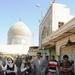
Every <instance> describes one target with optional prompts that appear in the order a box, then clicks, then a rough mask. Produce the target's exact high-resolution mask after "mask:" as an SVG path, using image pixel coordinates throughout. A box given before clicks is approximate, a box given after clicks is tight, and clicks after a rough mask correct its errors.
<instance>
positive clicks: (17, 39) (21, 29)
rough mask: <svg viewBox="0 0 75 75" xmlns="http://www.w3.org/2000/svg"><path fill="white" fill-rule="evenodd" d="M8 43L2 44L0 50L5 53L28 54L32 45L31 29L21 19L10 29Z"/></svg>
mask: <svg viewBox="0 0 75 75" xmlns="http://www.w3.org/2000/svg"><path fill="white" fill-rule="evenodd" d="M7 37H8V39H7V45H0V52H3V53H5V54H27V52H28V50H29V47H30V46H31V31H30V30H29V28H28V27H27V26H26V25H25V24H24V23H23V22H22V20H19V21H18V22H17V23H15V24H13V25H12V26H11V27H10V29H9V30H8V36H7Z"/></svg>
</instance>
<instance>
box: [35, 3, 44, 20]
mask: <svg viewBox="0 0 75 75" xmlns="http://www.w3.org/2000/svg"><path fill="white" fill-rule="evenodd" d="M36 6H37V7H38V8H40V9H41V21H42V16H43V13H42V8H41V6H40V5H39V4H36Z"/></svg>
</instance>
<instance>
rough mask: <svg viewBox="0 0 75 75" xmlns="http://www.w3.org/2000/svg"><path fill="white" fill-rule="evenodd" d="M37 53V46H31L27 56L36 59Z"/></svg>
mask: <svg viewBox="0 0 75 75" xmlns="http://www.w3.org/2000/svg"><path fill="white" fill-rule="evenodd" d="M38 51H39V47H38V46H31V47H30V48H29V51H28V55H30V56H32V57H33V58H34V57H36V55H37V52H38Z"/></svg>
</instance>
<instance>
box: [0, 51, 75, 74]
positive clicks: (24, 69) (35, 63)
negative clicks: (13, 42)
mask: <svg viewBox="0 0 75 75" xmlns="http://www.w3.org/2000/svg"><path fill="white" fill-rule="evenodd" d="M0 75H74V73H73V64H72V63H71V62H70V61H69V57H68V55H64V56H63V61H62V62H60V63H59V62H58V61H57V60H56V59H55V56H54V55H51V57H50V59H49V56H46V57H45V59H44V58H42V57H41V53H40V52H38V53H37V57H36V58H32V56H29V55H25V56H23V57H21V56H20V55H17V57H16V58H13V57H12V56H8V57H7V58H3V53H2V52H0Z"/></svg>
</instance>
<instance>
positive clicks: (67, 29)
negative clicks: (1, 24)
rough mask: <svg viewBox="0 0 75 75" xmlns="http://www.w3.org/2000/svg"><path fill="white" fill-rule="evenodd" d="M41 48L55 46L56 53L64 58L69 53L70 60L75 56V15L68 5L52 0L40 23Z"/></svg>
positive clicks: (50, 49)
mask: <svg viewBox="0 0 75 75" xmlns="http://www.w3.org/2000/svg"><path fill="white" fill-rule="evenodd" d="M39 30H40V34H39V36H40V37H39V38H40V42H39V45H40V48H42V47H44V48H45V49H46V48H48V49H49V51H50V54H51V52H52V51H53V50H52V49H53V48H55V55H57V56H58V57H59V58H61V59H62V56H63V55H64V54H67V55H68V56H69V58H70V60H73V59H74V57H75V17H74V16H72V15H70V9H69V8H67V6H66V5H63V4H58V3H54V2H51V4H50V6H49V8H48V10H47V13H46V14H45V16H44V18H43V19H42V21H41V23H40V28H39Z"/></svg>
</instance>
